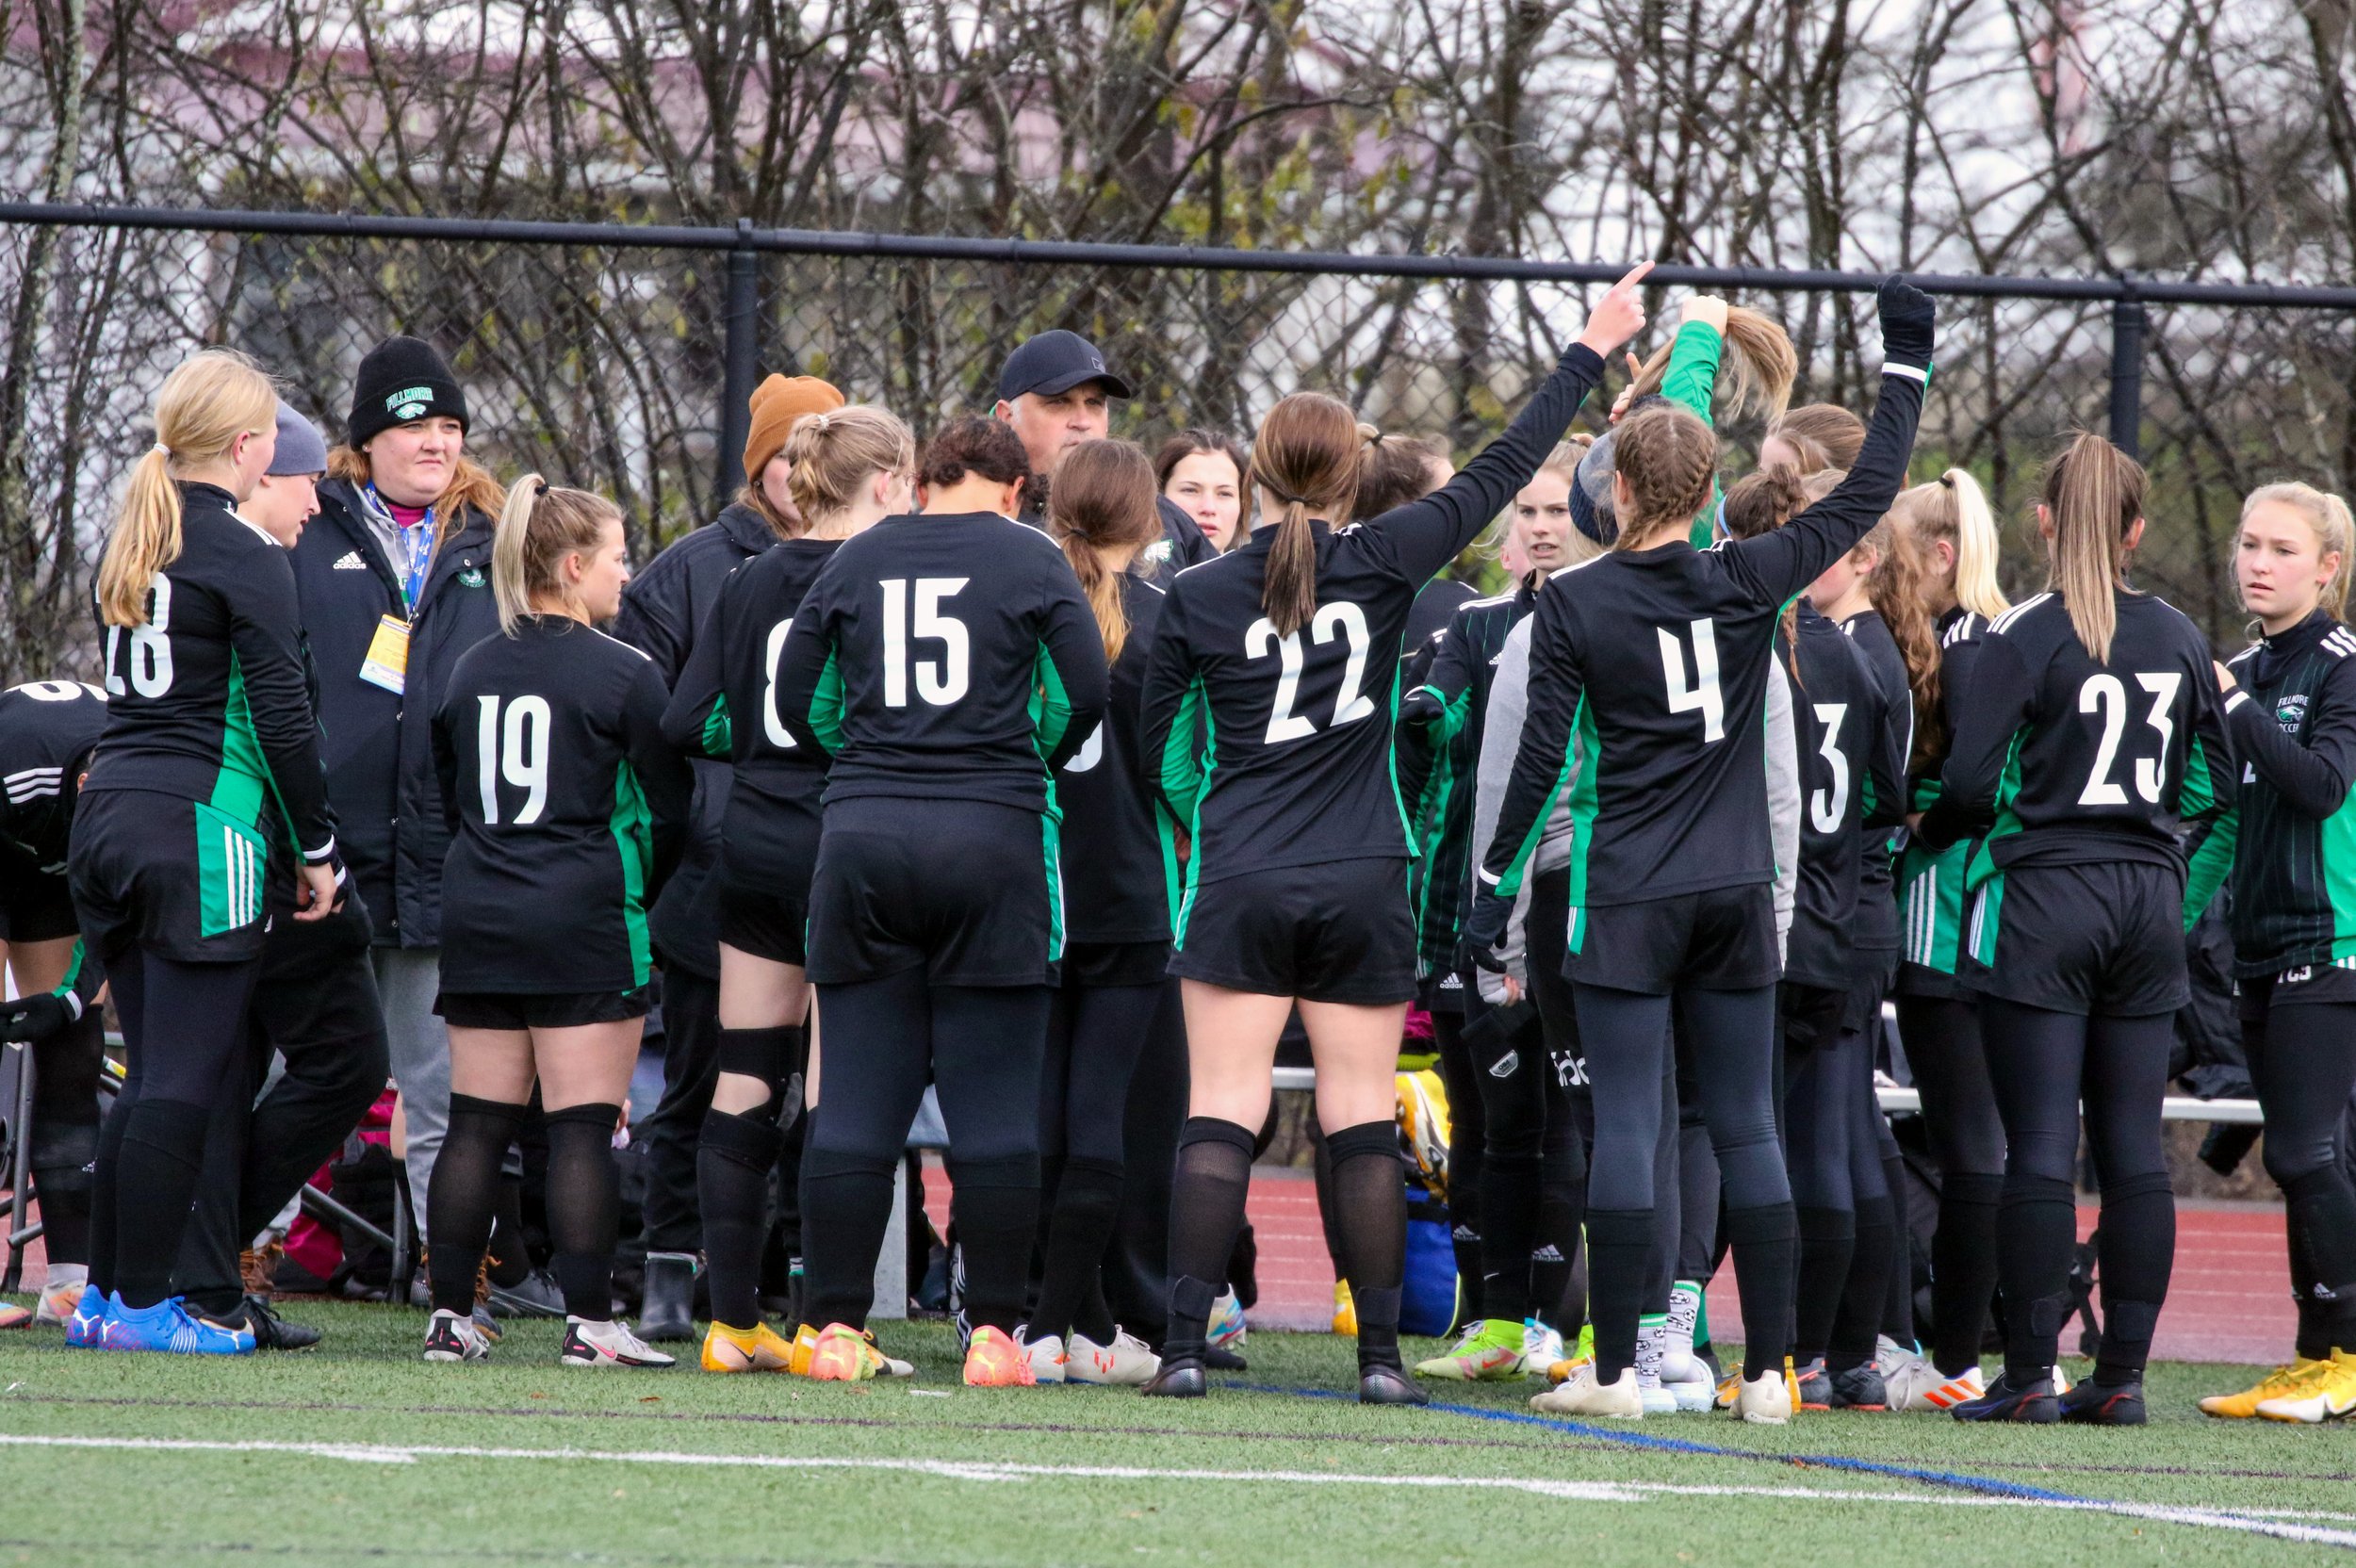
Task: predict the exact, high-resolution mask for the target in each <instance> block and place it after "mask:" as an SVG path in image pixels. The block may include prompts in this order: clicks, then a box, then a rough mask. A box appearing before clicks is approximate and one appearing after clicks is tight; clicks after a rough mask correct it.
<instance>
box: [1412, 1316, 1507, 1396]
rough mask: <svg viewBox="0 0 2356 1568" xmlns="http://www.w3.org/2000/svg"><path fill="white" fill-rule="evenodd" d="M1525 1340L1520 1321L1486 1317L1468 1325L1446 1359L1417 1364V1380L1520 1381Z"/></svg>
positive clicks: (1441, 1358) (1437, 1357) (1439, 1357)
mask: <svg viewBox="0 0 2356 1568" xmlns="http://www.w3.org/2000/svg"><path fill="white" fill-rule="evenodd" d="M1523 1345H1524V1337H1523V1332H1522V1325H1521V1322H1520V1320H1519V1319H1517V1318H1511V1317H1484V1318H1482V1319H1481V1321H1480V1322H1478V1323H1469V1324H1466V1325H1465V1327H1464V1333H1463V1335H1462V1336H1460V1337H1459V1338H1458V1339H1457V1341H1456V1348H1454V1349H1452V1350H1450V1351H1449V1352H1448V1354H1447V1355H1445V1356H1434V1357H1432V1359H1431V1360H1430V1361H1426V1362H1417V1363H1416V1364H1415V1376H1416V1377H1418V1378H1446V1379H1448V1380H1450V1381H1452V1382H1462V1383H1481V1382H1496V1381H1498V1380H1503V1379H1506V1378H1518V1377H1520V1376H1521V1371H1522V1349H1523Z"/></svg>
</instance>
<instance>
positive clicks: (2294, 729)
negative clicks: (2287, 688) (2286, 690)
mask: <svg viewBox="0 0 2356 1568" xmlns="http://www.w3.org/2000/svg"><path fill="white" fill-rule="evenodd" d="M2306 717H2307V694H2306V693H2304V692H2299V693H2294V694H2291V695H2289V696H2282V697H2277V698H2275V699H2274V722H2275V723H2277V724H2279V725H2281V726H2282V727H2283V729H2284V730H2286V731H2287V732H2289V733H2291V734H2294V735H2296V734H2297V733H2299V725H2300V724H2301V723H2302V722H2303V721H2304V720H2305V719H2306Z"/></svg>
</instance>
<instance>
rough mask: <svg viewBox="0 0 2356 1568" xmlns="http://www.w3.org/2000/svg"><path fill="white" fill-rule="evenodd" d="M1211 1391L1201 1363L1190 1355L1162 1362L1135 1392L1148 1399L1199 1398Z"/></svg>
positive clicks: (1209, 1381) (1209, 1382)
mask: <svg viewBox="0 0 2356 1568" xmlns="http://www.w3.org/2000/svg"><path fill="white" fill-rule="evenodd" d="M1210 1391H1211V1380H1210V1378H1209V1376H1208V1375H1207V1374H1206V1373H1205V1372H1204V1371H1203V1363H1202V1362H1200V1361H1198V1360H1196V1359H1195V1358H1194V1357H1192V1356H1181V1357H1179V1358H1178V1359H1176V1360H1174V1361H1165V1362H1163V1363H1162V1369H1161V1370H1160V1371H1158V1372H1156V1373H1154V1374H1153V1380H1151V1381H1149V1382H1148V1383H1147V1384H1146V1385H1145V1386H1144V1387H1143V1388H1141V1389H1139V1390H1138V1391H1137V1392H1139V1393H1140V1394H1143V1395H1144V1396H1145V1397H1147V1398H1149V1399H1200V1398H1202V1397H1203V1396H1204V1395H1205V1394H1208V1393H1209V1392H1210Z"/></svg>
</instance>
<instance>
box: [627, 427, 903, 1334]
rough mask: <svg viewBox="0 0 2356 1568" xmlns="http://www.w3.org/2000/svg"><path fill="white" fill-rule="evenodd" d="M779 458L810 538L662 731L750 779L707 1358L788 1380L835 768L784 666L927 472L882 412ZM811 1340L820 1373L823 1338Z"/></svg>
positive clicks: (733, 790)
mask: <svg viewBox="0 0 2356 1568" xmlns="http://www.w3.org/2000/svg"><path fill="white" fill-rule="evenodd" d="M781 456H782V457H783V458H784V460H785V461H786V463H787V464H789V465H790V466H791V467H790V473H791V477H790V478H789V480H788V483H789V484H791V485H792V487H793V494H794V508H795V510H796V511H797V512H798V513H799V514H800V516H801V521H802V526H803V529H804V531H803V532H802V533H800V534H799V535H798V536H796V537H794V538H792V539H788V540H784V541H782V542H781V543H777V544H774V545H772V546H770V547H769V548H768V549H767V550H765V551H763V552H762V553H761V554H760V555H757V556H755V557H753V558H752V559H751V560H750V561H747V562H745V563H744V564H743V565H741V566H739V567H737V568H736V569H735V570H734V571H733V572H730V573H729V574H728V578H727V580H725V581H724V582H722V583H721V585H720V594H719V597H718V599H717V600H716V601H714V603H713V604H712V613H711V614H710V616H709V617H707V619H706V620H705V623H704V626H703V629H702V630H701V631H700V632H698V633H697V635H696V638H695V648H694V651H693V652H691V653H690V654H689V655H688V656H687V663H686V665H685V667H684V668H683V669H681V670H680V671H679V683H678V685H677V686H676V687H675V688H674V689H673V691H672V693H671V705H670V708H669V710H668V711H665V713H664V714H663V732H664V734H665V735H666V736H667V737H668V738H669V739H670V741H671V743H672V744H674V745H676V746H678V747H679V749H680V750H682V751H685V752H688V753H689V754H690V755H693V756H713V757H725V758H728V759H729V760H731V761H732V762H733V764H734V773H733V776H732V778H731V780H730V782H729V785H728V812H727V815H726V817H725V818H724V819H723V821H722V825H721V830H720V839H721V841H722V842H723V843H725V844H726V845H727V854H726V855H724V856H723V857H722V858H721V860H720V863H719V867H718V875H719V878H720V886H719V910H720V938H719V951H720V1042H719V1045H720V1050H719V1077H718V1082H717V1084H716V1085H715V1086H714V1087H713V1089H712V1108H711V1109H710V1110H709V1111H707V1112H706V1113H705V1115H704V1119H703V1132H702V1136H701V1137H700V1139H699V1140H698V1142H697V1145H696V1151H695V1165H696V1186H697V1206H698V1208H699V1209H700V1210H701V1212H702V1216H703V1228H704V1256H705V1260H706V1262H707V1264H708V1265H709V1266H710V1268H711V1271H712V1279H711V1285H712V1328H711V1331H710V1332H708V1333H707V1334H706V1335H705V1336H704V1345H703V1365H704V1368H705V1370H707V1371H711V1372H747V1371H778V1370H784V1369H788V1368H789V1367H790V1366H791V1364H792V1361H793V1355H792V1350H793V1348H792V1347H789V1346H788V1345H787V1344H786V1343H785V1342H784V1341H783V1340H781V1339H780V1338H779V1337H778V1335H777V1332H776V1331H774V1330H772V1329H771V1328H769V1326H768V1325H767V1324H765V1323H763V1322H762V1321H761V1309H760V1305H759V1302H758V1300H757V1288H758V1285H759V1282H760V1272H761V1249H762V1246H763V1243H764V1242H765V1240H766V1238H767V1234H768V1226H767V1217H768V1209H769V1173H770V1171H771V1169H772V1168H774V1167H776V1166H777V1159H778V1155H779V1153H780V1152H781V1151H782V1149H783V1147H784V1139H785V1135H786V1129H787V1128H789V1127H790V1126H791V1125H792V1124H793V1122H794V1119H796V1118H797V1117H798V1116H799V1115H800V1113H801V1110H802V1101H803V1098H804V1095H803V1084H804V1083H805V1082H807V1079H806V1078H804V1077H803V1074H804V1073H805V1071H806V1056H805V1050H804V1044H803V1040H804V1033H803V1029H804V1023H805V1021H806V1020H807V1019H808V1018H809V1015H810V983H809V979H808V975H807V972H806V971H805V969H804V967H803V959H804V956H805V947H804V942H805V933H806V931H807V928H808V926H809V923H810V875H811V874H812V872H813V871H814V870H815V869H816V866H817V863H818V832H819V796H820V793H821V792H823V791H824V790H825V788H826V755H825V754H824V753H823V752H819V751H816V750H814V749H813V748H811V747H809V746H805V745H803V744H801V743H798V742H796V741H795V740H794V734H793V731H791V730H789V729H788V728H786V727H785V723H784V720H783V718H782V717H781V715H780V711H779V709H778V707H777V666H778V662H779V660H780V659H781V657H782V656H783V654H784V651H785V640H786V636H787V634H788V633H789V632H790V631H791V630H792V629H793V625H794V616H795V614H796V613H798V612H799V611H800V608H801V603H802V600H803V598H804V597H805V596H807V595H808V594H809V592H810V584H811V583H813V582H815V581H816V580H817V579H818V574H819V573H820V572H821V571H823V570H824V569H825V568H826V563H828V562H829V561H832V560H833V559H834V557H835V552H836V551H837V550H839V549H840V548H842V547H843V541H844V540H846V539H849V538H852V537H854V536H855V535H858V534H860V533H863V532H865V531H867V530H868V529H870V528H872V527H874V526H875V524H876V523H877V522H879V521H881V520H882V519H883V518H885V517H888V516H892V515H895V514H898V513H902V512H905V511H906V510H907V509H908V499H909V496H910V488H909V487H910V485H911V484H912V482H914V479H915V473H916V447H915V443H914V441H913V440H912V439H911V438H910V437H909V435H908V427H907V426H906V425H903V424H902V423H901V422H900V421H899V420H898V419H896V418H894V417H892V416H891V415H890V414H888V413H886V412H885V411H883V410H882V409H879V408H862V407H851V408H841V409H835V410H832V411H830V412H822V413H817V414H811V415H809V416H807V417H804V418H803V419H802V421H801V423H800V424H799V425H798V426H797V427H796V428H795V429H794V433H793V434H792V435H791V436H789V437H788V438H787V440H786V443H785V446H784V449H783V450H782V453H781ZM789 1090H790V1091H791V1093H790V1103H789V1098H788V1095H789ZM800 1327H802V1328H804V1329H807V1328H808V1327H809V1326H808V1325H801V1326H800ZM804 1338H805V1348H803V1351H802V1360H803V1363H804V1364H805V1368H807V1364H808V1361H809V1347H810V1346H814V1343H815V1335H814V1334H808V1335H806V1336H804ZM903 1365H904V1363H903Z"/></svg>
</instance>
